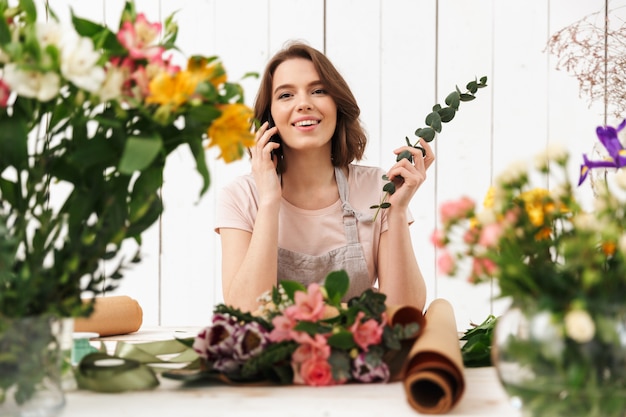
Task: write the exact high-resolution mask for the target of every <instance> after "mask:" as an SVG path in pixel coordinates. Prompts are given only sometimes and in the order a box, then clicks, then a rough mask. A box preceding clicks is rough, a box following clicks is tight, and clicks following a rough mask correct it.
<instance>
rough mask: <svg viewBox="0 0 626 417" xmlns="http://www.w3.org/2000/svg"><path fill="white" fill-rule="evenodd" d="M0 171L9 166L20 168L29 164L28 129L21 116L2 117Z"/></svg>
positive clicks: (0, 120) (0, 119) (0, 121)
mask: <svg viewBox="0 0 626 417" xmlns="http://www.w3.org/2000/svg"><path fill="white" fill-rule="evenodd" d="M0 123H2V129H0V172H2V171H3V170H4V168H5V167H7V166H13V167H15V168H16V169H18V170H21V169H24V168H26V167H27V165H28V149H27V146H26V142H27V136H28V130H27V128H26V122H25V120H24V119H22V118H21V117H2V118H0Z"/></svg>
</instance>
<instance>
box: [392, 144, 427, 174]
mask: <svg viewBox="0 0 626 417" xmlns="http://www.w3.org/2000/svg"><path fill="white" fill-rule="evenodd" d="M403 152H409V153H410V154H411V156H412V157H413V158H412V159H413V163H414V164H415V166H419V165H421V162H420V161H423V164H424V167H425V168H426V169H428V167H430V166H431V165H432V163H433V162H434V161H435V153H434V152H433V149H432V148H431V146H430V144H429V143H428V142H426V141H425V140H424V139H420V140H419V142H418V143H417V144H416V145H415V146H403V147H401V148H398V149H396V150H394V153H395V154H396V155H400V154H401V153H403Z"/></svg>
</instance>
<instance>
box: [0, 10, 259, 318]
mask: <svg viewBox="0 0 626 417" xmlns="http://www.w3.org/2000/svg"><path fill="white" fill-rule="evenodd" d="M46 13H47V19H44V18H42V17H41V16H38V13H37V9H36V7H35V4H34V2H33V1H32V0H21V1H20V2H19V5H18V6H16V7H11V6H10V5H9V4H8V1H6V0H4V1H0V16H1V18H0V126H1V128H0V219H1V220H2V222H3V225H2V227H0V241H1V242H2V245H1V246H0V251H2V253H0V287H2V291H1V292H0V317H2V316H7V317H23V316H27V315H39V314H43V313H53V314H58V315H60V316H79V315H86V314H88V313H89V308H90V306H86V307H87V308H86V309H85V305H84V304H83V303H82V301H81V297H84V296H88V295H91V294H93V295H97V294H99V293H101V292H102V291H108V290H109V289H111V288H112V287H114V286H115V285H116V280H118V279H120V278H121V277H122V275H123V271H124V268H125V267H127V265H128V264H129V261H130V262H138V261H139V260H140V257H139V253H138V254H137V256H136V257H134V258H132V256H131V259H130V260H127V259H121V260H120V259H119V258H120V256H118V255H119V254H120V248H121V246H122V243H123V242H125V241H135V242H137V243H139V244H140V243H141V235H142V233H143V232H144V231H145V230H146V229H147V228H148V227H150V226H151V225H152V224H154V222H155V221H156V220H157V219H158V218H159V216H160V214H161V213H162V211H163V204H162V199H161V196H160V188H161V186H162V184H163V170H164V167H165V163H166V160H167V157H168V155H170V154H171V153H172V152H174V151H175V150H176V149H178V148H179V147H185V148H188V149H189V151H190V152H191V154H192V155H193V158H194V160H195V169H196V170H197V172H198V173H199V174H200V176H201V177H202V181H203V183H202V187H201V189H200V190H199V194H200V195H202V194H204V193H205V192H206V190H207V189H208V187H209V184H210V176H209V170H208V166H207V162H206V160H205V148H206V147H209V146H216V147H219V149H220V150H221V155H220V156H221V158H222V159H224V161H226V162H230V161H233V160H235V159H238V158H239V157H241V156H242V155H243V151H244V149H245V147H246V146H249V145H250V144H251V143H252V142H253V140H254V137H253V135H252V133H251V131H250V127H251V124H252V118H253V112H252V110H251V109H250V108H248V107H247V106H246V105H244V104H243V101H244V95H243V90H242V88H241V86H240V85H239V84H238V83H232V82H229V81H228V80H227V74H226V71H225V69H224V67H223V65H222V63H221V62H220V60H219V58H218V57H215V56H192V57H190V58H188V59H184V60H183V62H184V61H186V62H184V63H181V65H179V64H178V63H177V60H179V59H180V58H181V56H180V53H179V52H178V50H179V48H178V47H177V46H176V43H175V42H176V37H177V32H178V27H177V25H176V23H175V21H174V20H173V18H172V16H170V17H168V18H167V19H166V20H165V22H164V24H161V23H153V22H150V21H148V20H147V18H146V16H145V15H144V14H143V13H138V12H137V11H136V10H135V6H134V3H133V2H132V1H127V2H126V3H125V6H124V9H123V11H122V14H121V18H120V22H119V26H118V27H117V28H115V29H110V28H108V27H106V26H103V25H101V24H99V23H96V22H93V21H90V20H86V19H83V18H80V17H78V16H76V15H74V14H72V22H71V25H70V24H69V22H65V23H63V22H60V21H59V20H58V18H57V17H56V14H55V13H54V11H53V10H52V9H50V8H48V7H46ZM138 252H139V251H138ZM104 261H106V262H108V264H107V268H102V262H104ZM105 270H106V271H107V273H106V274H105ZM105 279H107V282H104V280H105Z"/></svg>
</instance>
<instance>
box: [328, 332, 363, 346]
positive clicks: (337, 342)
mask: <svg viewBox="0 0 626 417" xmlns="http://www.w3.org/2000/svg"><path fill="white" fill-rule="evenodd" d="M328 345H329V346H330V347H334V348H337V349H342V350H350V349H352V348H355V347H357V345H356V343H355V342H354V336H353V335H352V332H350V331H348V330H341V331H339V332H337V333H333V334H332V335H331V336H330V337H329V338H328Z"/></svg>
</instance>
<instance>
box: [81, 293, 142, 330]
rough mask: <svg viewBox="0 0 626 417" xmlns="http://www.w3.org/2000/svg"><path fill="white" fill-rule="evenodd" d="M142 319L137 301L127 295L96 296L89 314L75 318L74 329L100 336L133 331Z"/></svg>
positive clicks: (138, 326)
mask: <svg viewBox="0 0 626 417" xmlns="http://www.w3.org/2000/svg"><path fill="white" fill-rule="evenodd" d="M142 321H143V310H142V309H141V306H140V305H139V303H138V302H137V301H136V300H134V299H132V298H130V297H129V296H127V295H116V296H111V297H97V298H96V299H95V304H94V311H93V313H92V314H91V316H89V317H86V318H83V317H80V318H76V319H75V320H74V331H76V332H95V333H98V334H100V337H105V336H115V335H120V334H128V333H133V332H136V331H137V330H139V328H140V327H141V323H142Z"/></svg>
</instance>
